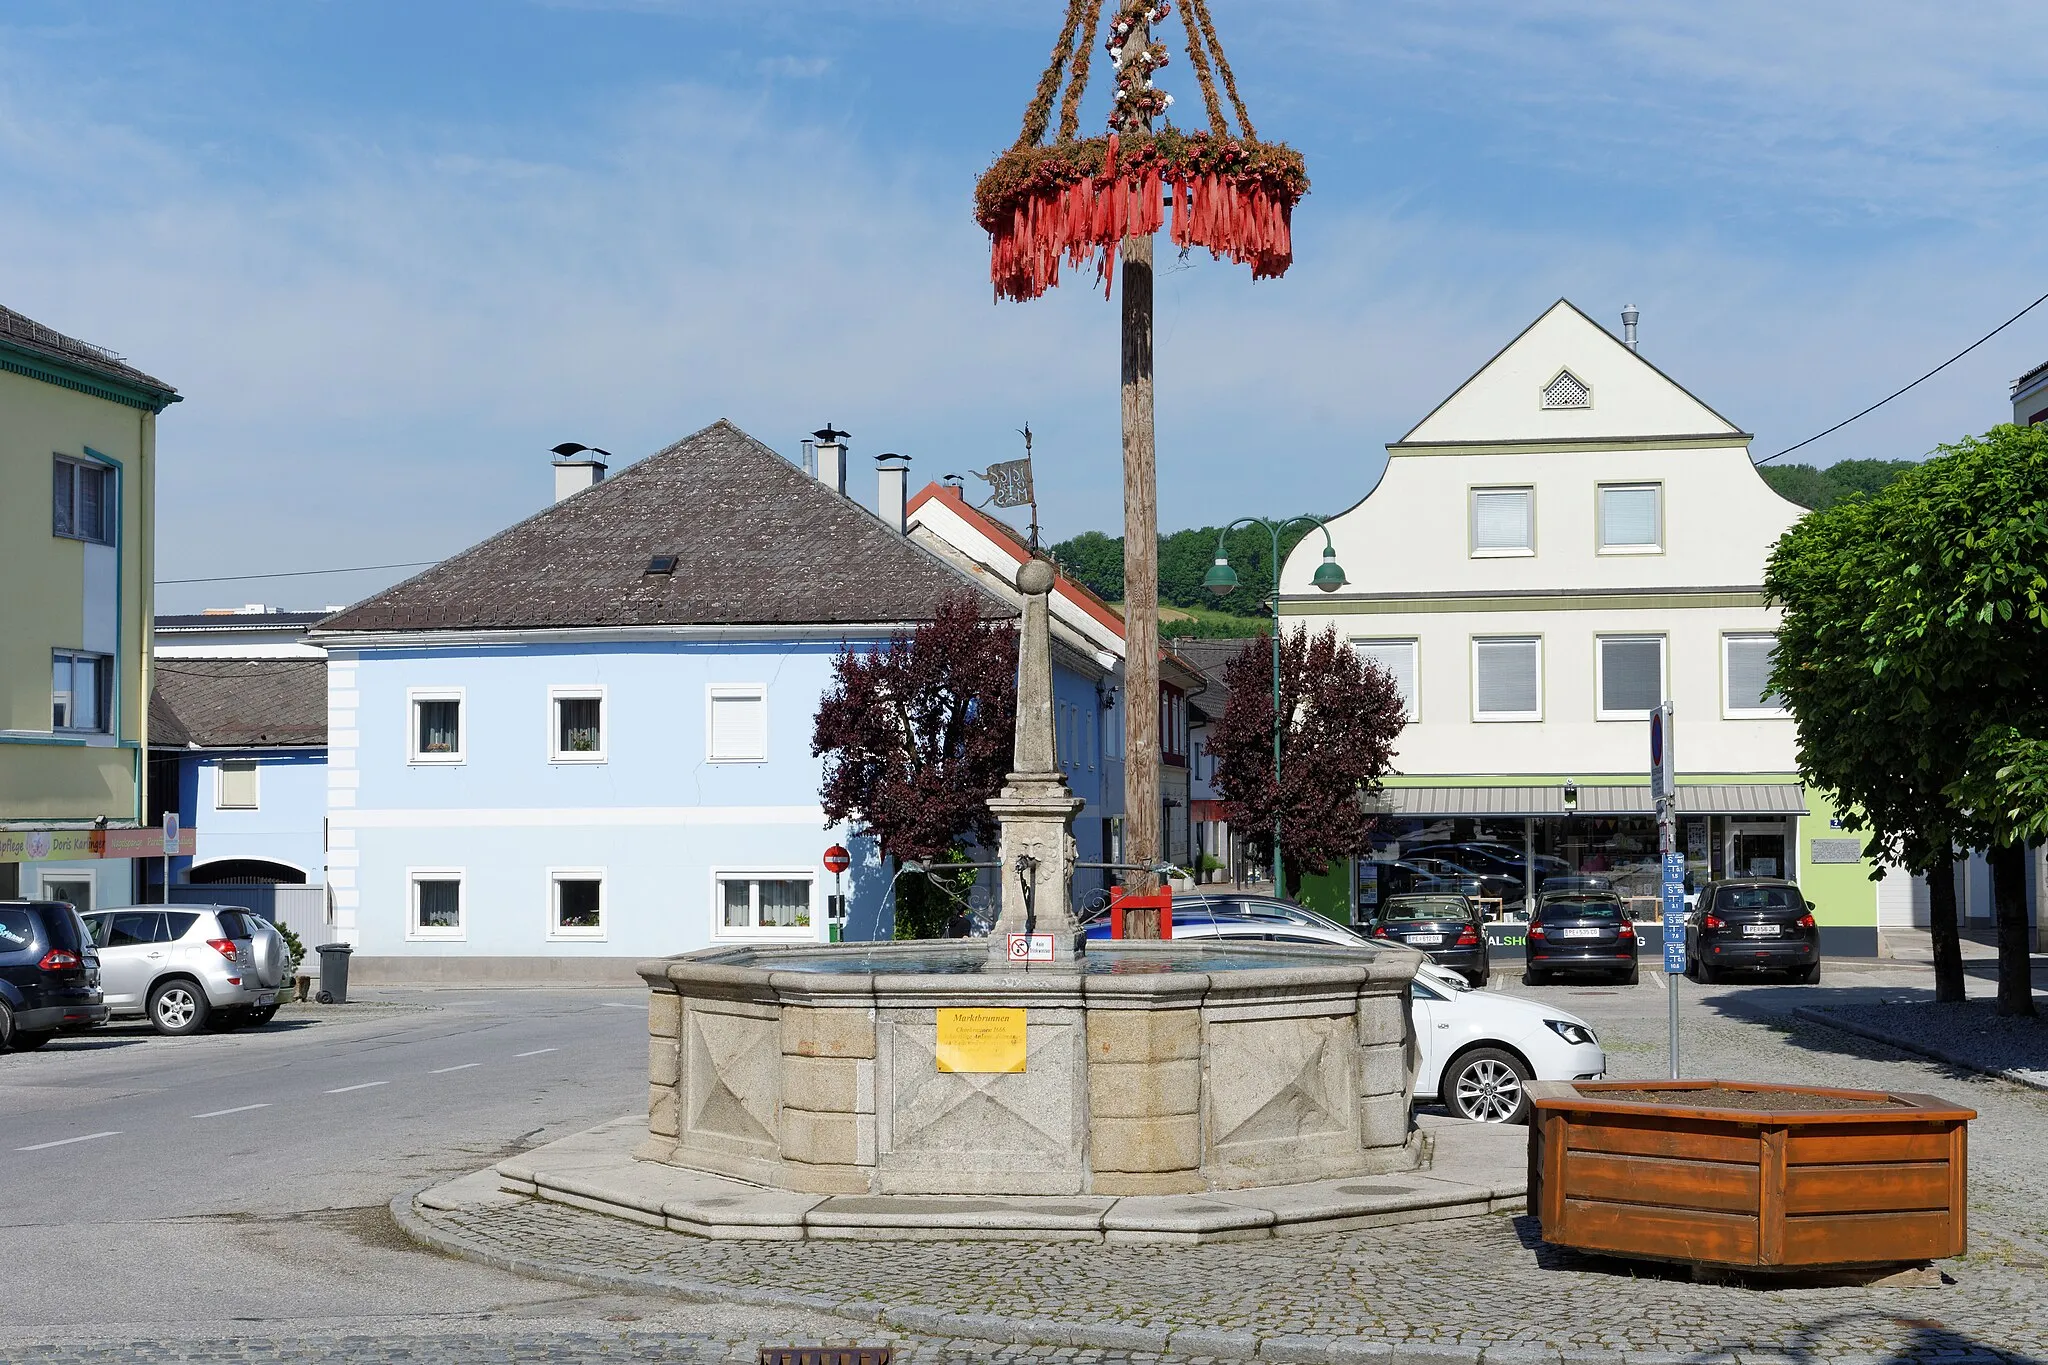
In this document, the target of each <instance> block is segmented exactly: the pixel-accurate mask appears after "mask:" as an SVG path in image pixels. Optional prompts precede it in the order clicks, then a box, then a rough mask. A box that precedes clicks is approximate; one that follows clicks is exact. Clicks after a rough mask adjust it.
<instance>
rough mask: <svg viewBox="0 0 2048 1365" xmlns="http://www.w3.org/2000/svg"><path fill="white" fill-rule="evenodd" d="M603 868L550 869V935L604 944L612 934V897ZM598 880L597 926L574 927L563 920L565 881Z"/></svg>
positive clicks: (559, 940)
mask: <svg viewBox="0 0 2048 1365" xmlns="http://www.w3.org/2000/svg"><path fill="white" fill-rule="evenodd" d="M605 881H606V878H605V870H604V869H603V868H601V867H551V868H549V869H548V937H549V938H550V939H552V940H555V941H557V942H570V943H602V942H604V941H605V940H606V939H607V938H609V937H610V936H611V897H610V896H609V895H608V894H607V888H606V886H605ZM563 882H596V883H597V927H596V928H595V929H584V928H572V927H569V926H566V925H564V924H563V923H562V883H563Z"/></svg>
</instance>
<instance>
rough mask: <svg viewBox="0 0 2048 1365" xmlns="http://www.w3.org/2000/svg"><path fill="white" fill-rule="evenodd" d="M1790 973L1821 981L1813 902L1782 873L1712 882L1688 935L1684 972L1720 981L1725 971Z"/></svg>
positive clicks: (1703, 892) (1705, 889)
mask: <svg viewBox="0 0 2048 1365" xmlns="http://www.w3.org/2000/svg"><path fill="white" fill-rule="evenodd" d="M1738 969H1746V970H1749V971H1785V972H1790V973H1792V976H1793V979H1794V980H1797V981H1808V982H1812V981H1818V980H1820V929H1819V928H1818V927H1817V926H1816V925H1815V924H1814V922H1813V903H1812V902H1810V901H1808V900H1807V899H1806V897H1804V896H1802V895H1800V894H1799V888H1798V887H1797V886H1796V885H1794V884H1793V883H1791V882H1788V881H1785V880H1783V879H1781V878H1778V877H1742V878H1737V879H1734V880H1729V881H1718V882H1708V883H1707V884H1706V886H1705V887H1703V888H1702V889H1701V891H1700V901H1699V907H1698V909H1697V910H1695V911H1694V914H1693V925H1692V928H1691V929H1690V930H1688V931H1687V933H1686V936H1685V974H1686V975H1687V976H1689V977H1691V978H1692V979H1693V980H1695V981H1707V982H1711V981H1715V980H1718V979H1719V978H1720V975H1721V973H1723V972H1728V971H1735V970H1738Z"/></svg>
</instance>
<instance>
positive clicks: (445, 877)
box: [405, 867, 463, 940]
mask: <svg viewBox="0 0 2048 1365" xmlns="http://www.w3.org/2000/svg"><path fill="white" fill-rule="evenodd" d="M405 875H406V880H407V881H408V882H409V883H410V884H411V887H412V891H411V900H412V912H411V914H412V918H411V919H410V920H409V921H408V922H407V924H406V930H405V936H406V937H407V938H409V939H450V940H459V939H461V938H462V937H463V923H462V870H461V869H460V868H424V867H420V868H412V869H409V870H408V871H407V872H406V874H405Z"/></svg>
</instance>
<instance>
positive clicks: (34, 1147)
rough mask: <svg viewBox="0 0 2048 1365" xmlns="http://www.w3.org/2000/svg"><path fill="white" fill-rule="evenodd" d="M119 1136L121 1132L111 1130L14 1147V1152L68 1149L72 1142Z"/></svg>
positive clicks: (116, 1129)
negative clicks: (53, 1148) (52, 1148)
mask: <svg viewBox="0 0 2048 1365" xmlns="http://www.w3.org/2000/svg"><path fill="white" fill-rule="evenodd" d="M119 1136H121V1130H120V1129H118V1128H111V1129H108V1130H107V1131H106V1132H104V1133H87V1134H85V1135H84V1136H83V1137H75V1138H58V1139H57V1140H56V1141H55V1142H34V1143H30V1144H29V1145H28V1146H26V1147H16V1148H15V1149H14V1150H15V1151H17V1152H40V1151H43V1150H45V1149H46V1148H50V1147H69V1146H70V1145H71V1144H72V1143H74V1142H91V1141H92V1140H93V1139H94V1138H103V1137H119Z"/></svg>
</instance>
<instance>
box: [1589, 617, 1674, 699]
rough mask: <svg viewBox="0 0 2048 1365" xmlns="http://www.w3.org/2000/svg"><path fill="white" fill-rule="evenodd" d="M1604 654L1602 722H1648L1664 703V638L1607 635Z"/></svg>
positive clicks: (1601, 645) (1599, 644)
mask: <svg viewBox="0 0 2048 1365" xmlns="http://www.w3.org/2000/svg"><path fill="white" fill-rule="evenodd" d="M1594 644H1595V646H1596V647H1597V648H1598V650H1599V652H1600V660H1599V669H1600V678H1599V686H1600V707H1599V717H1600V719H1601V720H1645V719H1648V717H1649V714H1650V712H1652V711H1654V710H1656V709H1657V707H1658V705H1659V704H1660V703H1662V702H1663V700H1664V637H1663V636H1661V635H1603V636H1601V637H1600V638H1599V639H1598V640H1596V641H1595V642H1594Z"/></svg>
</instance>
